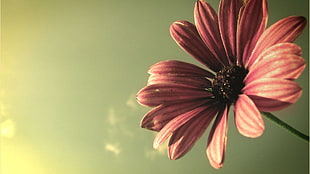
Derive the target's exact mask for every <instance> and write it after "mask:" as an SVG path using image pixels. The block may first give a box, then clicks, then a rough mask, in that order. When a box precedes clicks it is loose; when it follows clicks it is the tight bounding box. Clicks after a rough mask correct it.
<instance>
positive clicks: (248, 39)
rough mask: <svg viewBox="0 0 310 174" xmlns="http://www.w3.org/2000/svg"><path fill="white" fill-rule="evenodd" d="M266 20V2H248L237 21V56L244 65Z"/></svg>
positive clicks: (263, 0) (251, 0)
mask: <svg viewBox="0 0 310 174" xmlns="http://www.w3.org/2000/svg"><path fill="white" fill-rule="evenodd" d="M267 20H268V10H267V2H266V0H248V1H247V2H246V5H245V7H244V9H243V12H242V14H241V15H240V19H239V26H238V32H237V45H238V48H237V56H238V61H239V63H240V64H242V65H244V64H245V63H246V62H247V60H248V58H249V56H250V54H251V53H252V51H253V48H254V46H255V44H256V42H257V40H258V39H259V37H260V36H261V34H262V33H263V31H264V30H265V27H266V25H267Z"/></svg>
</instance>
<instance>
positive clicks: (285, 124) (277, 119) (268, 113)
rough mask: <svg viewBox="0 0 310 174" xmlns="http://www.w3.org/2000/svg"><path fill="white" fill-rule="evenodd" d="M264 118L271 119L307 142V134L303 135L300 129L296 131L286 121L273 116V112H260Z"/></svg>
mask: <svg viewBox="0 0 310 174" xmlns="http://www.w3.org/2000/svg"><path fill="white" fill-rule="evenodd" d="M261 113H262V114H263V115H264V116H265V117H266V118H268V119H269V120H271V121H273V122H274V123H276V124H278V125H279V126H280V127H282V128H284V129H286V130H287V131H289V132H290V133H292V134H294V135H295V136H297V137H299V138H301V139H303V140H304V141H306V142H308V143H309V136H308V135H305V134H303V133H301V132H300V131H298V130H297V129H295V128H293V127H292V126H290V125H288V124H287V123H285V122H283V121H282V120H280V119H279V118H277V117H276V116H274V115H273V114H271V113H270V112H261Z"/></svg>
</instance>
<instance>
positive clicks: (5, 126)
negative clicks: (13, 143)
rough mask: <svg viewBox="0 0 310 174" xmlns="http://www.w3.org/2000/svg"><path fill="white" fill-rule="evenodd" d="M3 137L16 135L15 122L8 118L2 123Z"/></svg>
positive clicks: (0, 128)
mask: <svg viewBox="0 0 310 174" xmlns="http://www.w3.org/2000/svg"><path fill="white" fill-rule="evenodd" d="M0 133H1V137H5V138H12V137H13V136H14V135H15V122H14V121H13V120H11V119H7V120H5V121H3V122H2V123H1V124H0Z"/></svg>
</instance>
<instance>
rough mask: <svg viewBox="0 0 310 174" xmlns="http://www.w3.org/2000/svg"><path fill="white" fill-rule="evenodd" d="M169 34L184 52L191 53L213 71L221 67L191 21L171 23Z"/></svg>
mask: <svg viewBox="0 0 310 174" xmlns="http://www.w3.org/2000/svg"><path fill="white" fill-rule="evenodd" d="M170 35H171V36H172V38H173V39H174V40H175V42H176V43H177V44H178V45H179V46H180V47H181V48H182V49H183V50H184V51H185V52H187V53H188V54H190V55H192V56H193V57H194V58H196V59H197V60H198V61H199V62H201V63H202V64H204V65H205V66H207V67H208V68H210V69H212V70H214V71H218V70H219V69H220V68H221V64H220V62H219V61H218V60H216V58H215V57H214V55H213V53H212V52H211V51H210V49H209V48H208V47H207V46H206V45H205V43H204V42H203V41H202V40H201V37H200V36H199V33H198V31H197V29H196V27H195V25H193V24H192V23H190V22H187V21H176V22H174V23H172V24H171V26H170Z"/></svg>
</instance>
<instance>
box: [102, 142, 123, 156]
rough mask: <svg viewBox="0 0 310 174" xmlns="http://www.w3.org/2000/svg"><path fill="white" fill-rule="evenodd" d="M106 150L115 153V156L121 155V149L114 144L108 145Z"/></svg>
mask: <svg viewBox="0 0 310 174" xmlns="http://www.w3.org/2000/svg"><path fill="white" fill-rule="evenodd" d="M105 150H107V151H109V152H112V153H114V155H116V156H117V155H119V154H120V153H121V149H120V148H119V147H118V145H117V144H116V145H113V144H109V143H107V144H106V145H105Z"/></svg>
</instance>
